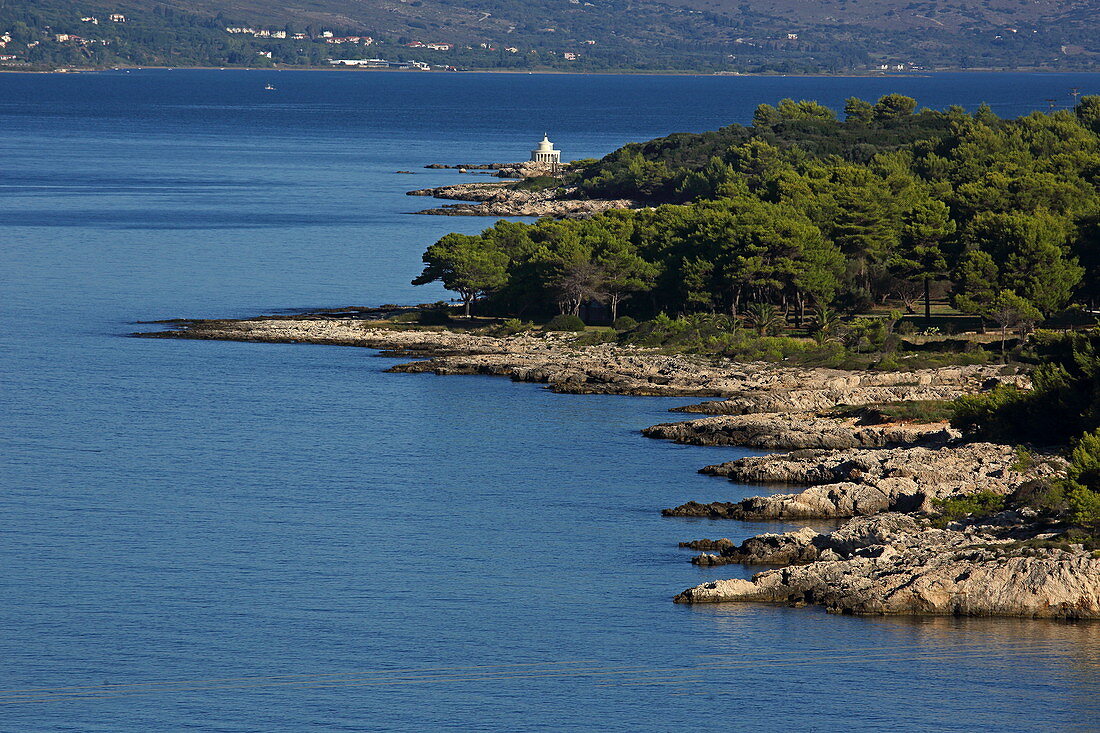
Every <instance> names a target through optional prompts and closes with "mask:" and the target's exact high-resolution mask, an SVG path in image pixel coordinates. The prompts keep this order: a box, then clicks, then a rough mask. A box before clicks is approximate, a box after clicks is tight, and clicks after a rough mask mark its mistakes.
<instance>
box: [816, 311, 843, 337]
mask: <svg viewBox="0 0 1100 733" xmlns="http://www.w3.org/2000/svg"><path fill="white" fill-rule="evenodd" d="M838 333H840V315H839V314H838V313H837V312H836V311H834V310H833V309H832V308H828V307H826V306H819V307H817V308H815V309H814V322H813V335H814V340H815V341H817V342H818V343H825V342H826V341H832V340H833V339H835V338H836V337H837V334H838Z"/></svg>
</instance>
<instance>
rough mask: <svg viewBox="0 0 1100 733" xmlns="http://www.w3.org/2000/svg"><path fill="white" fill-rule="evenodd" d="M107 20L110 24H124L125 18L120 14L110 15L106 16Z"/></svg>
mask: <svg viewBox="0 0 1100 733" xmlns="http://www.w3.org/2000/svg"><path fill="white" fill-rule="evenodd" d="M107 20H109V21H111V22H112V23H125V22H126V16H125V15H123V14H122V13H111V14H110V15H108V16H107Z"/></svg>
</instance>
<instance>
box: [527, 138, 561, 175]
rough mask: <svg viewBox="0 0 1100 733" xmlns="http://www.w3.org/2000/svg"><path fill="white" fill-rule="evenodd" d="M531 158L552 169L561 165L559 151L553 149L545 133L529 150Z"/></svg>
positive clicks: (552, 144)
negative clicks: (535, 146)
mask: <svg viewBox="0 0 1100 733" xmlns="http://www.w3.org/2000/svg"><path fill="white" fill-rule="evenodd" d="M531 160H532V161H534V162H535V163H544V164H546V165H548V166H549V167H551V168H553V169H555V170H556V169H557V168H558V166H559V165H561V151H560V150H555V149H554V143H552V142H550V138H549V137H547V136H546V135H543V136H542V142H540V143H539V146H538V147H537V148H535V149H534V150H532V151H531Z"/></svg>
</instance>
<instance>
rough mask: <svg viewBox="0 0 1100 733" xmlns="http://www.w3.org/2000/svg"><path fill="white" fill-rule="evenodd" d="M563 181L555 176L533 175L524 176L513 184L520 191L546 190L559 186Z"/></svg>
mask: <svg viewBox="0 0 1100 733" xmlns="http://www.w3.org/2000/svg"><path fill="white" fill-rule="evenodd" d="M560 185H561V181H560V180H558V179H557V178H554V177H553V176H533V177H531V178H524V179H523V180H522V181H519V182H517V183H515V184H513V185H512V187H513V188H515V189H516V190H518V191H545V190H546V189H548V188H557V187H558V186H560Z"/></svg>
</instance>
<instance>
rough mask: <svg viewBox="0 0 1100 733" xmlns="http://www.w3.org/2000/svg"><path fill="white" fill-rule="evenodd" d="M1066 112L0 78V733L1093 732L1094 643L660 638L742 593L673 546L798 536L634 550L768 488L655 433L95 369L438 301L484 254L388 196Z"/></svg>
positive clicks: (750, 85)
mask: <svg viewBox="0 0 1100 733" xmlns="http://www.w3.org/2000/svg"><path fill="white" fill-rule="evenodd" d="M269 82H270V83H272V84H274V85H275V86H276V87H277V90H276V91H274V92H268V91H264V90H263V86H264V85H265V84H266V83H269ZM1072 87H1078V88H1080V89H1081V90H1082V91H1083V92H1085V93H1089V92H1093V93H1095V92H1100V77H1098V76H1096V75H1084V74H1076V75H1069V74H1067V75H1025V74H1002V75H980V74H971V75H941V76H932V77H906V78H897V79H883V78H850V79H845V78H793V77H792V78H778V77H777V78H734V77H637V76H634V77H630V76H589V77H578V76H566V75H546V76H541V75H504V74H495V75H494V74H451V75H445V74H415V73H372V72H331V73H320V72H295V71H284V72H241V71H224V72H218V71H187V72H183V71H142V72H132V73H125V72H117V73H101V74H81V75H17V74H2V75H0V316H2V318H0V406H2V412H0V414H2V416H3V419H2V423H0V424H2V430H0V731H20V732H22V731H150V730H202V731H304V730H356V731H358V730H402V731H427V730H457V731H467V730H487V731H491V730H497V731H513V730H593V729H598V730H630V731H642V730H647V731H648V730H654V731H665V730H676V729H685V728H692V729H709V728H721V729H734V730H747V729H755V730H768V731H772V730H776V731H779V730H790V729H800V730H808V731H815V730H816V731H834V730H852V731H862V730H867V731H872V730H915V731H973V730H1014V731H1052V730H1059V731H1086V730H1098V729H1100V699H1098V692H1100V624H1090V623H1055V622H1037V621H1020V620H1010V619H949V618H948V619H881V618H852V617H843V616H831V615H828V614H825V613H823V612H821V611H820V610H817V609H790V608H779V607H771V606H758V605H719V606H703V607H684V606H676V605H674V604H672V603H671V600H670V599H671V596H672V595H673V594H675V593H676V592H678V591H680V590H682V589H683V588H685V587H688V586H690V585H694V584H696V583H699V582H702V581H703V580H706V579H711V578H718V577H733V576H738V575H741V576H745V575H747V573H748V572H750V571H748V570H745V569H742V568H718V569H712V570H702V569H699V568H696V567H694V566H692V565H690V564H688V559H689V557H690V555H691V553H690V552H689V551H687V550H680V549H678V548H677V547H676V543H677V542H678V541H680V540H686V539H694V538H699V537H719V536H727V537H731V538H734V539H739V538H743V537H745V536H747V535H750V534H755V533H758V532H761V531H777V530H783V529H786V528H788V527H789V525H783V524H743V523H733V522H710V521H692V520H674V519H663V518H661V517H660V516H659V513H658V510H659V509H660V508H662V507H665V506H671V505H675V504H679V503H681V502H683V501H687V500H689V499H699V500H714V499H737V498H739V497H742V496H747V495H751V494H753V493H757V492H759V491H760V490H761V489H757V488H753V487H743V486H737V485H733V484H730V483H728V482H725V481H722V480H719V479H714V478H708V477H703V476H700V475H698V474H697V473H696V470H697V469H698V468H700V467H701V466H704V465H707V464H710V463H716V462H719V461H722V460H728V459H731V458H734V457H737V456H739V455H743V454H744V453H745V452H744V451H739V450H735V449H718V448H698V447H685V446H676V445H670V444H666V443H661V442H655V441H647V440H646V439H644V438H642V437H641V436H640V435H639V433H638V431H639V429H640V428H642V427H645V426H646V425H650V424H653V423H656V422H661V421H665V420H668V419H669V415H668V414H667V412H666V411H667V410H668V409H669V408H670V407H673V406H676V405H678V404H683V402H684V401H683V400H670V399H655V398H624V397H593V396H566V395H555V394H552V393H549V392H547V391H546V390H544V389H542V388H541V387H539V386H536V385H524V384H512V383H509V382H507V381H505V380H499V379H492V378H481V377H448V378H439V377H434V376H430V375H392V374H385V373H383V372H384V370H385V369H386V368H387V367H388V366H390V365H392V364H394V363H396V362H395V361H394V360H392V359H385V358H380V357H377V356H375V355H374V353H373V352H370V351H367V350H363V349H349V348H339V347H322V346H304V345H255V344H238V343H216V342H188V341H166V340H141V339H132V338H127V336H126V335H127V334H128V333H129V332H131V331H133V330H136V329H138V328H139V327H138V326H136V325H134V323H133V322H134V321H136V320H151V319H160V318H170V317H177V316H199V317H202V316H245V315H254V314H257V313H264V312H275V311H280V310H283V309H294V308H311V307H321V306H342V305H351V304H380V303H386V302H397V303H415V302H423V301H431V300H435V299H438V298H441V297H445V294H444V293H443V292H442V291H441V290H438V289H435V288H434V287H427V288H414V287H412V286H411V285H410V284H409V280H410V279H411V278H412V277H413V276H414V275H416V274H417V272H418V271H419V258H420V254H421V252H422V251H423V249H424V247H425V246H426V245H427V244H429V243H430V242H432V241H434V239H436V238H437V237H439V236H440V235H442V234H444V233H446V232H448V231H452V230H459V231H464V232H474V231H477V230H478V229H480V228H482V227H484V226H487V225H489V224H490V223H491V222H490V221H487V220H482V219H473V218H441V217H417V216H410V215H408V214H407V213H406V212H409V211H412V210H415V209H418V208H423V206H425V205H427V204H428V201H427V200H425V199H407V198H405V196H404V195H403V194H404V191H405V190H407V189H410V188H414V187H415V188H419V187H426V186H431V185H440V184H444V183H448V182H458V181H461V180H469V178H468V177H462V176H461V175H460V174H458V173H456V172H453V171H425V170H422V169H421V166H423V165H425V164H427V163H432V162H447V163H458V162H470V161H474V162H476V161H499V160H512V159H517V158H521V157H524V156H525V155H526V151H527V150H528V149H529V148H530V147H531V146H532V145H533V143H534V142H535V141H537V140H538V139H539V137H540V136H541V134H542V133H543V132H544V131H546V132H549V133H550V136H551V138H552V139H554V140H555V142H556V143H557V144H558V145H559V147H561V148H562V149H563V150H564V151H565V157H566V158H578V157H589V156H599V155H602V154H604V153H606V152H608V151H610V150H612V149H613V148H615V147H616V146H618V145H620V144H622V143H625V142H628V141H631V140H641V139H647V138H650V137H654V136H657V135H662V134H665V133H668V132H671V131H676V130H705V129H713V128H715V127H718V126H721V125H724V124H727V123H729V122H738V121H739V122H744V121H747V120H748V119H749V118H750V116H751V113H752V109H753V108H754V107H755V105H756V104H758V103H760V102H775V101H776V100H778V99H780V98H782V97H793V98H803V97H809V98H816V99H819V100H821V101H823V102H825V103H828V104H831V105H833V106H839V105H840V104H842V102H843V99H844V98H846V97H848V96H852V95H857V96H863V97H868V98H875V97H877V96H879V95H880V94H883V93H886V92H889V91H900V92H903V93H907V94H912V95H914V96H916V97H917V98H918V99H919V101H920V102H921V103H922V104H925V105H928V106H933V107H941V106H944V105H947V104H953V103H958V104H963V105H966V106H968V107H974V106H976V105H977V104H978V103H980V102H982V101H987V102H989V103H990V104H991V105H992V107H993V109H994V110H995V111H997V112H998V113H999V114H1002V115H1005V116H1008V115H1015V114H1020V113H1024V112H1027V111H1029V110H1032V109H1042V108H1046V106H1047V102H1046V101H1045V100H1046V99H1048V98H1054V99H1057V100H1059V103H1068V102H1069V101H1071V100H1070V97H1069V96H1068V93H1069V90H1070V89H1071V88H1072ZM397 170H414V171H418V174H417V175H415V176H409V175H399V174H397V173H395V171H397Z"/></svg>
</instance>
